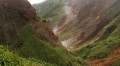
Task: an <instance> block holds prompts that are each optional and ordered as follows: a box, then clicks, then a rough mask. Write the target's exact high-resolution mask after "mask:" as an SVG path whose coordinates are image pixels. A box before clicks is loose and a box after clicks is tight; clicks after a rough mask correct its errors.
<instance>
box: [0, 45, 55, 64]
mask: <svg viewBox="0 0 120 66" xmlns="http://www.w3.org/2000/svg"><path fill="white" fill-rule="evenodd" d="M0 66H53V65H52V64H49V63H45V62H43V61H38V60H35V59H29V60H28V59H25V58H22V57H20V56H18V55H15V54H13V53H12V52H10V51H8V50H7V49H6V48H5V47H3V46H2V45H0Z"/></svg>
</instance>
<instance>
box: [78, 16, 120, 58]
mask: <svg viewBox="0 0 120 66" xmlns="http://www.w3.org/2000/svg"><path fill="white" fill-rule="evenodd" d="M119 21H120V17H119V16H118V17H116V18H115V19H114V20H113V21H111V23H110V24H109V25H107V26H106V27H105V28H104V29H106V31H105V30H104V29H103V31H104V32H105V33H103V36H100V40H97V41H95V42H92V43H90V44H87V45H86V46H84V47H81V49H80V50H78V51H77V53H78V56H80V57H81V58H84V59H101V58H105V57H106V56H107V55H108V54H109V53H110V52H112V51H113V50H115V49H116V48H117V47H118V46H119V42H120V33H119V30H120V27H119ZM112 26H116V29H114V31H112V33H110V32H109V31H110V30H111V29H112ZM109 28H111V29H110V30H108V29H109ZM101 32H102V31H101ZM106 32H107V36H105V34H106ZM108 33H110V34H109V35H108Z"/></svg>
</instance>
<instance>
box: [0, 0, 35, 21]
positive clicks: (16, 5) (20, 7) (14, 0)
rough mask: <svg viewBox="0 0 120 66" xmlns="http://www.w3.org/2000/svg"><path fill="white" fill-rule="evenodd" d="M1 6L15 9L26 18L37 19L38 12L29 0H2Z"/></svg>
mask: <svg viewBox="0 0 120 66" xmlns="http://www.w3.org/2000/svg"><path fill="white" fill-rule="evenodd" d="M0 8H1V9H2V8H3V9H5V8H9V9H12V10H15V11H16V12H18V13H19V15H21V17H22V18H24V19H25V20H35V19H36V12H35V9H34V8H32V6H31V4H30V3H29V2H28V1H27V0H0Z"/></svg>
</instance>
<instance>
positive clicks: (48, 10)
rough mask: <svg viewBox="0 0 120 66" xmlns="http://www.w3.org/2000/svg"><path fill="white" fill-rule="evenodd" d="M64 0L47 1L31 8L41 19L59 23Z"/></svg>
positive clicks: (62, 13) (62, 12)
mask: <svg viewBox="0 0 120 66" xmlns="http://www.w3.org/2000/svg"><path fill="white" fill-rule="evenodd" d="M65 1H66V0H47V1H46V2H44V3H41V4H35V5H33V7H34V8H35V9H36V10H37V14H38V15H39V16H40V17H41V20H42V19H49V20H50V22H56V21H60V20H61V19H62V18H64V16H65V14H64V11H63V6H64V3H65Z"/></svg>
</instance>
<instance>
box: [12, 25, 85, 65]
mask: <svg viewBox="0 0 120 66" xmlns="http://www.w3.org/2000/svg"><path fill="white" fill-rule="evenodd" d="M16 41H17V40H15V41H14V42H13V44H12V46H11V48H16V49H17V50H16V51H14V52H16V53H19V54H20V55H21V56H23V57H24V58H28V59H29V58H34V59H37V60H41V61H43V62H47V63H50V64H53V66H73V65H74V64H79V65H80V64H84V65H85V63H84V61H83V60H80V59H75V58H74V57H73V56H72V55H70V54H69V53H68V51H66V50H65V49H64V48H63V47H60V46H56V47H52V45H51V44H50V43H48V42H46V41H44V40H40V39H39V38H38V37H37V36H36V35H35V30H34V28H33V26H32V25H26V26H24V27H23V28H22V29H21V43H18V42H16ZM79 62H81V63H79Z"/></svg>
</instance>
